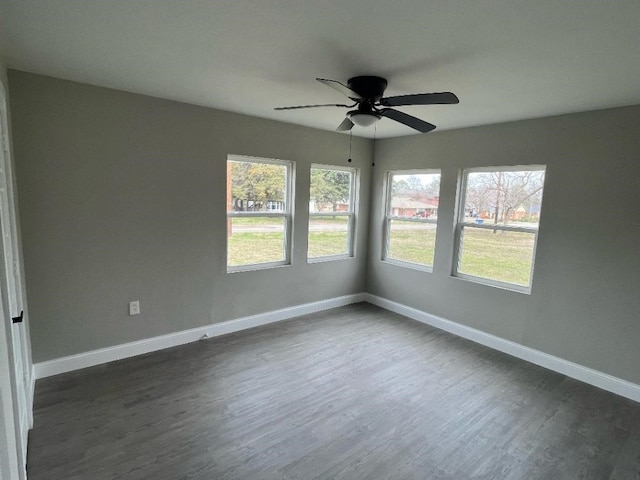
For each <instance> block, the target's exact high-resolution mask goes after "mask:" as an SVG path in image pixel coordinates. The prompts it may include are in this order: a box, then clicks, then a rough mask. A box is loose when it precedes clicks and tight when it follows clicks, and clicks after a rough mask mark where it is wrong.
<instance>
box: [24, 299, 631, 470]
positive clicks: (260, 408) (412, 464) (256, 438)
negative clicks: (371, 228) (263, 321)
mask: <svg viewBox="0 0 640 480" xmlns="http://www.w3.org/2000/svg"><path fill="white" fill-rule="evenodd" d="M35 401H36V406H35V427H34V429H33V430H32V432H31V434H30V438H29V465H28V468H29V479H30V480H45V479H46V480H57V479H60V480H62V479H64V480H78V479H90V480H106V479H109V480H115V479H118V480H134V479H136V480H138V479H150V480H151V479H153V480H169V479H170V480H178V479H184V480H186V479H191V480H195V479H202V480H204V479H207V480H218V479H259V480H268V479H304V480H312V479H338V478H343V479H452V480H464V479H491V480H493V479H513V480H516V479H517V480H520V479H618V480H621V479H640V404H638V403H635V402H633V401H630V400H627V399H624V398H622V397H618V396H616V395H613V394H610V393H608V392H605V391H603V390H599V389H597V388H595V387H591V386H589V385H586V384H583V383H581V382H578V381H576V380H573V379H570V378H567V377H565V376H563V375H560V374H557V373H554V372H551V371H549V370H545V369H543V368H540V367H537V366H535V365H531V364H528V363H526V362H523V361H521V360H517V359H514V358H512V357H509V356H508V355H504V354H502V353H499V352H496V351H493V350H490V349H488V348H485V347H482V346H479V345H476V344H474V343H472V342H470V341H467V340H463V339H460V338H457V337H454V336H452V335H450V334H447V333H445V332H441V331H439V330H436V329H433V328H430V327H428V326H425V325H422V324H419V323H416V322H414V321H412V320H409V319H406V318H404V317H401V316H399V315H396V314H393V313H389V312H387V311H385V310H382V309H379V308H377V307H374V306H371V305H368V304H359V305H352V306H349V307H343V308H339V309H335V310H331V311H327V312H323V313H318V314H313V315H308V316H305V317H300V318H298V319H294V320H290V321H287V322H282V323H278V324H275V325H270V326H267V327H262V328H256V329H253V330H248V331H245V332H238V333H235V334H231V335H227V336H224V337H218V338H214V339H211V340H206V341H201V342H197V343H194V344H190V345H186V346H183V347H177V348H173V349H170V350H165V351H162V352H157V353H152V354H148V355H144V356H140V357H136V358H132V359H127V360H123V361H119V362H114V363H111V364H108V365H102V366H98V367H93V368H89V369H85V370H82V371H78V372H73V373H69V374H64V375H59V376H56V377H51V378H47V379H42V380H39V381H38V382H37V385H36V400H35Z"/></svg>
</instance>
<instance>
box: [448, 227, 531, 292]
mask: <svg viewBox="0 0 640 480" xmlns="http://www.w3.org/2000/svg"><path fill="white" fill-rule="evenodd" d="M535 239H536V234H535V233H528V232H508V231H504V230H489V229H484V228H474V227H469V226H465V227H462V232H461V244H460V261H459V265H458V272H460V273H464V274H466V275H473V276H476V277H482V278H487V279H490V280H496V281H498V282H504V283H513V284H516V285H522V286H525V287H526V286H529V284H530V280H531V265H532V262H533V251H534V247H535Z"/></svg>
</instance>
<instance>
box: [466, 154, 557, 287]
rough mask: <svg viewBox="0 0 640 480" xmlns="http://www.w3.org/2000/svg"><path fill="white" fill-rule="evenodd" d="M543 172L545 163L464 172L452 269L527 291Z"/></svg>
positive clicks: (531, 269) (532, 259)
mask: <svg viewBox="0 0 640 480" xmlns="http://www.w3.org/2000/svg"><path fill="white" fill-rule="evenodd" d="M544 175H545V168H544V167H543V166H526V167H498V168H496V167H493V168H483V169H470V170H466V171H465V172H464V173H463V178H462V189H461V191H462V194H463V197H462V199H461V202H460V211H459V213H458V222H457V228H456V237H457V252H456V254H457V262H455V263H456V268H455V272H454V273H455V275H457V276H458V277H463V278H468V279H472V280H476V281H479V282H481V283H486V284H489V285H494V286H499V287H500V286H501V287H506V288H509V289H512V290H519V291H523V292H530V291H531V279H532V276H533V264H534V258H535V251H536V241H537V237H538V222H539V221H540V207H541V205H542V192H543V188H544Z"/></svg>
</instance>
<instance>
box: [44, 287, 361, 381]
mask: <svg viewBox="0 0 640 480" xmlns="http://www.w3.org/2000/svg"><path fill="white" fill-rule="evenodd" d="M365 299H366V294H364V293H358V294H352V295H344V296H342V297H335V298H330V299H327V300H320V301H318V302H312V303H305V304H302V305H296V306H293V307H288V308H283V309H280V310H274V311H271V312H266V313H259V314H257V315H251V316H248V317H242V318H236V319H234V320H229V321H226V322H220V323H214V324H211V325H206V326H204V327H198V328H192V329H190V330H183V331H181V332H175V333H170V334H168V335H161V336H158V337H152V338H146V339H144V340H138V341H136V342H130V343H124V344H121V345H114V346H113V347H107V348H101V349H99V350H92V351H89V352H84V353H78V354H76V355H70V356H68V357H62V358H56V359H53V360H47V361H45V362H38V363H36V364H34V369H35V377H36V378H44V377H50V376H52V375H57V374H59V373H65V372H71V371H73V370H79V369H81V368H87V367H92V366H94V365H100V364H103V363H107V362H112V361H114V360H121V359H123V358H128V357H133V356H136V355H141V354H144V353H149V352H155V351H156V350H162V349H165V348H170V347H176V346H178V345H184V344H187V343H191V342H195V341H197V340H200V339H201V338H202V337H203V336H207V337H217V336H219V335H226V334H228V333H233V332H237V331H240V330H246V329H248V328H253V327H258V326H260V325H267V324H270V323H274V322H279V321H281V320H288V319H290V318H294V317H298V316H300V315H306V314H308V313H315V312H321V311H323V310H328V309H330V308H336V307H342V306H344V305H350V304H352V303H359V302H364V301H365Z"/></svg>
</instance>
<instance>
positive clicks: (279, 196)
mask: <svg viewBox="0 0 640 480" xmlns="http://www.w3.org/2000/svg"><path fill="white" fill-rule="evenodd" d="M228 165H229V169H230V171H228V172H227V174H228V175H230V176H231V181H230V184H229V185H228V188H230V189H231V195H230V196H229V195H228V197H230V198H228V205H227V211H233V212H284V211H286V210H287V205H286V183H287V167H286V166H285V165H277V164H271V163H259V162H242V161H234V160H230V161H229V163H228Z"/></svg>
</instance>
